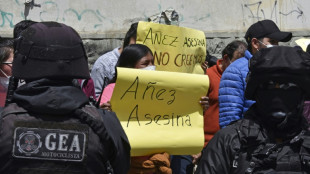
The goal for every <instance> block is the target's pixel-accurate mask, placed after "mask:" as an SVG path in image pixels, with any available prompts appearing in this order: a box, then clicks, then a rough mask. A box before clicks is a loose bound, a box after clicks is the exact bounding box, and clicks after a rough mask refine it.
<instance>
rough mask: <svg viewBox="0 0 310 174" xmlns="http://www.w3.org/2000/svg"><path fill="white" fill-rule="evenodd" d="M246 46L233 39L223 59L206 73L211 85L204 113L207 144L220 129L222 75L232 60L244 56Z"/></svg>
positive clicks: (223, 54)
mask: <svg viewBox="0 0 310 174" xmlns="http://www.w3.org/2000/svg"><path fill="white" fill-rule="evenodd" d="M246 48H247V44H246V43H244V42H242V41H238V40H235V41H232V42H231V43H229V44H228V45H227V46H226V47H225V48H224V50H223V51H222V59H220V60H218V61H217V63H216V66H213V67H211V68H209V69H208V70H207V73H206V74H207V75H208V76H209V81H210V86H209V91H208V95H207V96H208V97H209V108H208V109H207V110H206V112H205V113H204V132H205V146H206V145H207V143H208V142H209V141H210V140H211V138H212V137H213V135H214V134H215V133H216V132H217V131H218V130H219V129H220V127H219V103H218V90H219V86H220V79H221V76H222V74H223V72H224V71H225V69H226V68H227V67H228V66H229V65H230V64H231V63H232V62H234V61H235V60H237V59H239V58H240V57H243V56H244V52H245V50H246Z"/></svg>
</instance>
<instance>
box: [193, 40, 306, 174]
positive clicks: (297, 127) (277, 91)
mask: <svg viewBox="0 0 310 174" xmlns="http://www.w3.org/2000/svg"><path fill="white" fill-rule="evenodd" d="M308 62H310V55H309V54H307V53H305V52H303V51H302V50H298V49H296V48H291V47H283V46H279V47H274V48H270V49H261V50H260V51H259V52H257V53H256V54H254V56H253V58H252V59H251V60H250V64H249V74H248V77H247V86H246V90H245V97H246V98H247V99H252V100H254V101H256V103H255V104H253V105H252V106H251V107H250V108H249V110H248V111H247V112H246V113H245V116H244V119H241V120H238V121H237V122H235V123H233V124H231V125H229V126H227V127H226V128H224V129H222V130H220V131H219V132H218V133H216V134H215V136H214V137H213V138H212V139H211V141H210V142H209V143H208V145H207V146H206V148H205V149H204V150H203V154H202V158H201V161H200V163H199V165H198V168H197V171H196V173H197V174H200V173H201V174H209V173H212V174H216V173H218V174H222V173H227V174H229V173H253V174H254V173H309V172H310V163H309V155H310V154H309V143H310V142H309V141H310V137H309V136H310V134H309V132H308V131H307V128H308V126H309V125H308V123H307V121H306V120H305V118H304V117H303V115H302V110H303V102H304V99H305V96H306V95H309V94H310V77H309V73H310V64H309V63H308Z"/></svg>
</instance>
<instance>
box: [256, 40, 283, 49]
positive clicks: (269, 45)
mask: <svg viewBox="0 0 310 174" xmlns="http://www.w3.org/2000/svg"><path fill="white" fill-rule="evenodd" d="M258 41H259V43H261V44H263V45H265V47H266V48H271V47H276V46H278V45H271V44H268V45H266V44H264V43H263V42H262V41H260V40H258Z"/></svg>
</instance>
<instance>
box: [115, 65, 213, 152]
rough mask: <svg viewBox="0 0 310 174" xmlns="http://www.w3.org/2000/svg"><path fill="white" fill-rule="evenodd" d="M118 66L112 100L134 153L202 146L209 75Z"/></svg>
mask: <svg viewBox="0 0 310 174" xmlns="http://www.w3.org/2000/svg"><path fill="white" fill-rule="evenodd" d="M117 72H118V74H117V81H116V85H115V88H114V92H113V95H112V99H111V105H112V110H113V111H114V112H116V114H117V116H118V118H119V120H120V121H121V124H122V126H123V128H124V130H125V132H126V134H127V136H128V138H129V142H130V145H131V155H132V156H142V155H150V154H154V153H161V152H168V153H170V154H174V155H185V154H196V153H198V152H200V151H201V150H202V147H203V144H204V132H203V113H202V107H201V105H200V103H199V101H200V97H201V96H204V95H206V91H208V87H209V79H208V76H206V75H198V74H186V73H177V72H163V71H147V70H139V69H130V68H118V69H117ZM163 77H165V78H163Z"/></svg>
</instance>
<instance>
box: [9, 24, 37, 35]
mask: <svg viewBox="0 0 310 174" xmlns="http://www.w3.org/2000/svg"><path fill="white" fill-rule="evenodd" d="M35 23H37V22H35V21H32V20H22V21H20V22H18V23H17V24H16V25H15V26H14V30H13V37H14V39H16V38H18V37H19V36H20V34H21V33H22V32H23V31H24V30H25V29H27V28H28V27H29V26H30V25H32V24H35Z"/></svg>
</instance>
